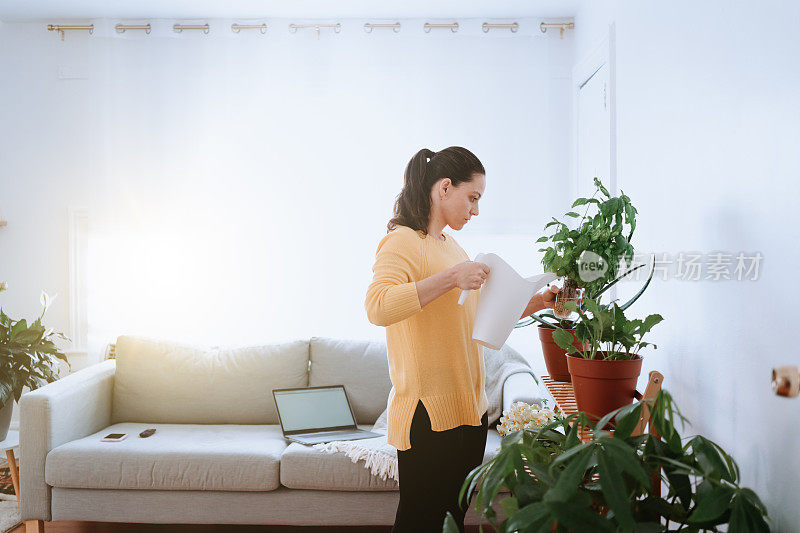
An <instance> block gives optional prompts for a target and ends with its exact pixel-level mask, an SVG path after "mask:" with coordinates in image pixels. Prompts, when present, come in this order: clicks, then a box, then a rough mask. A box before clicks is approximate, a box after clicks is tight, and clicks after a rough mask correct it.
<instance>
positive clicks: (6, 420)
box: [0, 398, 14, 441]
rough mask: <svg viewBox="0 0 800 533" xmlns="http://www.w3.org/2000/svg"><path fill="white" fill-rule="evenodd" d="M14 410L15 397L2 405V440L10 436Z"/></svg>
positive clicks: (0, 422)
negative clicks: (9, 431)
mask: <svg viewBox="0 0 800 533" xmlns="http://www.w3.org/2000/svg"><path fill="white" fill-rule="evenodd" d="M12 412H14V398H9V399H8V401H7V402H6V403H5V405H4V406H3V407H0V441H2V440H6V437H7V436H8V428H9V426H11V413H12Z"/></svg>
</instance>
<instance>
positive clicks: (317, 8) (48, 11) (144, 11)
mask: <svg viewBox="0 0 800 533" xmlns="http://www.w3.org/2000/svg"><path fill="white" fill-rule="evenodd" d="M583 1H584V0H491V1H488V0H339V1H338V2H333V1H331V0H0V20H3V21H6V22H14V21H33V20H44V19H80V18H131V19H137V18H138V19H141V18H153V19H155V18H189V19H190V18H292V17H296V18H376V19H378V18H425V17H429V18H455V17H458V18H479V17H486V18H511V17H542V18H558V17H572V16H574V15H575V12H576V11H577V8H578V5H579V4H581V3H582V2H583Z"/></svg>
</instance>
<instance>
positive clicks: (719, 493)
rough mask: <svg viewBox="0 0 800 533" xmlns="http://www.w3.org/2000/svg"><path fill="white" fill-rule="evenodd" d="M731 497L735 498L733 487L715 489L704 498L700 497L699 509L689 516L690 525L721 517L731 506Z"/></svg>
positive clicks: (696, 508)
mask: <svg viewBox="0 0 800 533" xmlns="http://www.w3.org/2000/svg"><path fill="white" fill-rule="evenodd" d="M731 497H733V489H732V488H731V487H727V486H723V485H720V486H718V487H713V488H712V489H711V490H709V491H708V492H706V493H705V494H703V495H702V497H698V501H697V507H695V509H694V511H693V512H692V514H691V515H689V523H692V524H697V523H704V522H710V521H712V520H714V519H715V518H718V517H720V516H721V515H722V514H723V513H724V512H725V511H727V510H728V507H729V506H730V504H731Z"/></svg>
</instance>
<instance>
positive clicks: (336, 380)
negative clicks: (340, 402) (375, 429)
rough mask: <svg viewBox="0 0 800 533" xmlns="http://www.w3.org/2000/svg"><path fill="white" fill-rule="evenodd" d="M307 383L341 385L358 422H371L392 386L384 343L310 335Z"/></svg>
mask: <svg viewBox="0 0 800 533" xmlns="http://www.w3.org/2000/svg"><path fill="white" fill-rule="evenodd" d="M309 344H310V346H309V354H310V355H309V356H310V358H311V370H310V372H309V378H308V384H309V386H310V387H318V386H323V385H344V388H345V391H346V392H347V397H348V399H349V400H350V405H352V407H353V412H354V414H355V417H356V423H358V424H374V423H375V420H377V418H378V415H380V414H381V413H382V412H383V410H384V409H386V401H387V400H388V398H389V391H390V390H391V389H392V381H391V379H390V378H389V362H388V360H387V358H386V343H385V342H378V341H356V340H342V339H331V338H326V337H312V338H311V341H310V343H309Z"/></svg>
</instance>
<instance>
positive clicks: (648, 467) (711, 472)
mask: <svg viewBox="0 0 800 533" xmlns="http://www.w3.org/2000/svg"><path fill="white" fill-rule="evenodd" d="M646 405H647V406H649V408H650V409H651V413H652V426H653V429H654V430H656V431H657V434H644V435H638V436H633V435H632V433H633V432H634V429H635V428H636V426H637V423H638V421H639V419H640V417H641V414H642V409H643V408H645V406H646ZM615 415H616V416H617V425H616V430H615V432H614V433H613V435H612V434H609V432H606V431H594V437H593V439H592V440H591V441H590V442H585V443H584V442H581V440H580V438H579V436H578V435H579V434H578V429H579V428H580V427H587V428H591V429H592V430H594V429H595V428H596V427H600V428H602V427H605V425H606V424H607V423H608V422H609V421H610V420H611V418H612V417H614V416H615ZM679 418H680V419H681V420H683V416H682V415H681V414H680V412H679V411H678V409H677V407H676V406H675V405H674V403H673V400H672V397H671V396H670V394H669V393H668V392H667V391H661V392H659V394H658V395H657V396H656V398H655V400H652V401H648V402H645V401H642V402H636V403H633V404H631V405H628V406H625V407H623V408H621V409H618V410H617V411H614V412H612V413H609V414H608V415H607V416H606V417H604V418H603V419H601V420H600V421H598V422H597V424H593V423H592V422H591V421H590V420H589V419H588V418H587V417H586V416H585V415H584V414H583V413H579V414H577V415H572V416H570V417H568V418H565V419H561V420H558V421H556V422H553V423H552V424H549V425H546V426H543V427H542V428H539V429H537V430H523V431H517V432H515V433H511V434H509V435H506V436H505V437H504V438H503V441H502V446H501V449H500V452H499V453H498V454H497V456H496V457H494V458H493V459H492V460H490V461H488V462H486V463H484V464H483V465H481V466H479V467H477V468H475V469H474V470H473V471H472V472H470V474H469V475H468V476H467V479H466V480H465V482H464V485H463V486H462V489H461V493H460V499H461V501H462V502H466V501H467V499H466V495H467V494H471V493H472V491H473V490H474V489H475V488H476V487H477V488H478V493H477V495H476V497H475V499H474V501H475V505H476V508H477V511H478V513H479V514H480V515H481V516H482V517H485V518H486V519H487V520H488V521H489V522H490V523H491V524H492V525H493V526H494V528H495V529H496V530H498V531H500V532H501V533H506V532H508V533H510V532H513V531H520V532H538V531H542V532H550V531H561V532H568V531H575V532H585V531H593V532H594V531H599V532H602V531H608V532H614V531H623V532H634V531H635V532H650V531H653V532H656V531H686V532H696V531H719V529H717V528H718V526H721V525H724V524H726V525H727V530H728V531H729V532H732V533H735V532H743V531H759V532H760V531H769V526H768V524H767V522H766V518H767V511H766V508H765V507H764V504H763V503H762V502H761V500H760V499H759V497H758V496H757V495H756V493H755V492H753V491H752V490H750V489H748V488H745V487H741V486H740V485H739V480H740V473H739V467H738V466H737V464H736V462H735V461H734V460H733V458H732V457H731V456H730V455H728V454H727V453H726V452H725V451H724V450H723V449H722V448H721V447H720V446H719V445H717V444H716V443H714V442H713V441H711V440H709V439H707V438H705V437H702V436H699V435H698V436H694V437H689V438H681V436H680V434H679V433H678V430H677V428H676V427H675V422H676V420H677V419H679ZM654 480H659V481H660V490H658V491H656V490H654ZM502 487H505V488H507V489H508V490H510V491H511V495H510V496H508V497H506V498H504V499H502V500H501V501H500V505H501V507H502V509H503V512H504V513H505V515H506V519H505V520H503V521H502V522H498V519H497V512H496V511H495V509H494V508H493V507H492V502H493V500H494V499H495V497H496V496H497V494H498V493H499V491H500V489H501V488H502ZM468 491H469V492H468ZM481 529H483V528H481ZM443 531H444V532H445V533H455V532H457V531H458V529H457V528H456V525H455V521H454V520H453V519H452V516H450V515H449V513H448V516H447V518H446V519H445V522H444V529H443Z"/></svg>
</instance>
